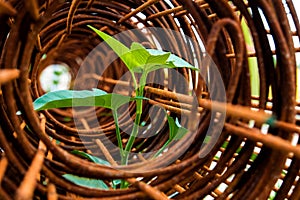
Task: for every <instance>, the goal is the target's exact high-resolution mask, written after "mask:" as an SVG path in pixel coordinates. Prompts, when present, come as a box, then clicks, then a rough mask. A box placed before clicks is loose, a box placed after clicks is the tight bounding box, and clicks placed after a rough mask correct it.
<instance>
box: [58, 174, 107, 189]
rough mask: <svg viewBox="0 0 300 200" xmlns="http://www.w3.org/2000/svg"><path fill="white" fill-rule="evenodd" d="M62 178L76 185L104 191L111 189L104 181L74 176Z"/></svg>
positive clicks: (69, 175)
mask: <svg viewBox="0 0 300 200" xmlns="http://www.w3.org/2000/svg"><path fill="white" fill-rule="evenodd" d="M62 176H63V177H64V178H65V179H67V180H68V181H70V182H72V183H74V184H76V185H80V186H84V187H89V188H96V189H104V190H108V189H109V187H108V186H107V185H106V184H105V183H104V182H103V181H102V180H98V179H91V178H85V177H80V176H76V175H73V174H64V175H62Z"/></svg>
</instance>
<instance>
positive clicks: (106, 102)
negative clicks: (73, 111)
mask: <svg viewBox="0 0 300 200" xmlns="http://www.w3.org/2000/svg"><path fill="white" fill-rule="evenodd" d="M132 100H134V98H131V97H129V96H123V95H120V94H115V93H110V94H108V93H106V92H105V91H102V90H99V89H93V90H92V91H91V90H81V91H75V90H58V91H53V92H49V93H46V94H44V95H43V96H41V97H39V98H38V99H36V100H35V101H34V102H33V107H34V109H35V110H37V111H38V110H46V109H52V108H65V107H77V106H100V107H104V108H109V109H112V110H116V109H118V108H119V107H120V106H122V105H123V104H125V103H128V102H130V101H132Z"/></svg>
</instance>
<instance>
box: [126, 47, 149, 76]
mask: <svg viewBox="0 0 300 200" xmlns="http://www.w3.org/2000/svg"><path fill="white" fill-rule="evenodd" d="M130 52H131V54H132V57H133V58H134V59H135V60H136V63H137V65H138V66H137V67H136V68H138V69H139V70H140V71H135V72H138V73H142V72H143V68H144V66H145V64H147V60H148V58H149V57H150V56H151V55H150V53H149V52H148V51H147V50H146V48H145V47H144V46H143V45H141V44H140V43H137V42H133V43H132V44H131V46H130Z"/></svg>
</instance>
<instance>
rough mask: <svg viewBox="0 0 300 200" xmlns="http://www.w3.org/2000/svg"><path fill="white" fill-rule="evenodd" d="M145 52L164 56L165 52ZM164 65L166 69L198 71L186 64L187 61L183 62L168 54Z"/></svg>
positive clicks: (149, 50) (154, 50)
mask: <svg viewBox="0 0 300 200" xmlns="http://www.w3.org/2000/svg"><path fill="white" fill-rule="evenodd" d="M147 51H148V52H149V53H150V54H151V55H152V56H155V55H162V54H165V53H166V52H165V51H162V50H158V49H147ZM166 65H168V66H165V67H167V68H183V67H186V68H190V69H192V70H199V69H198V68H196V67H194V66H193V65H191V64H190V63H188V62H187V61H185V60H184V59H182V58H180V57H178V56H176V55H175V54H170V56H169V57H168V59H167V61H166Z"/></svg>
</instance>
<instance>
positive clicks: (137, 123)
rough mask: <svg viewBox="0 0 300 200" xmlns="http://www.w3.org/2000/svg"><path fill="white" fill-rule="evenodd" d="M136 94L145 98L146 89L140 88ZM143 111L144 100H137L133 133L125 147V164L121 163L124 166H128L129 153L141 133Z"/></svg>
mask: <svg viewBox="0 0 300 200" xmlns="http://www.w3.org/2000/svg"><path fill="white" fill-rule="evenodd" d="M136 93H137V96H143V94H144V87H141V88H138V89H137V90H136ZM142 110H143V100H142V99H136V116H135V120H134V125H133V129H132V132H131V134H130V136H129V139H128V141H127V144H126V147H125V151H124V159H123V162H122V163H121V164H122V165H127V164H128V156H129V153H130V151H131V149H132V146H133V144H134V140H135V138H136V136H137V135H138V132H139V126H140V121H141V115H142Z"/></svg>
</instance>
